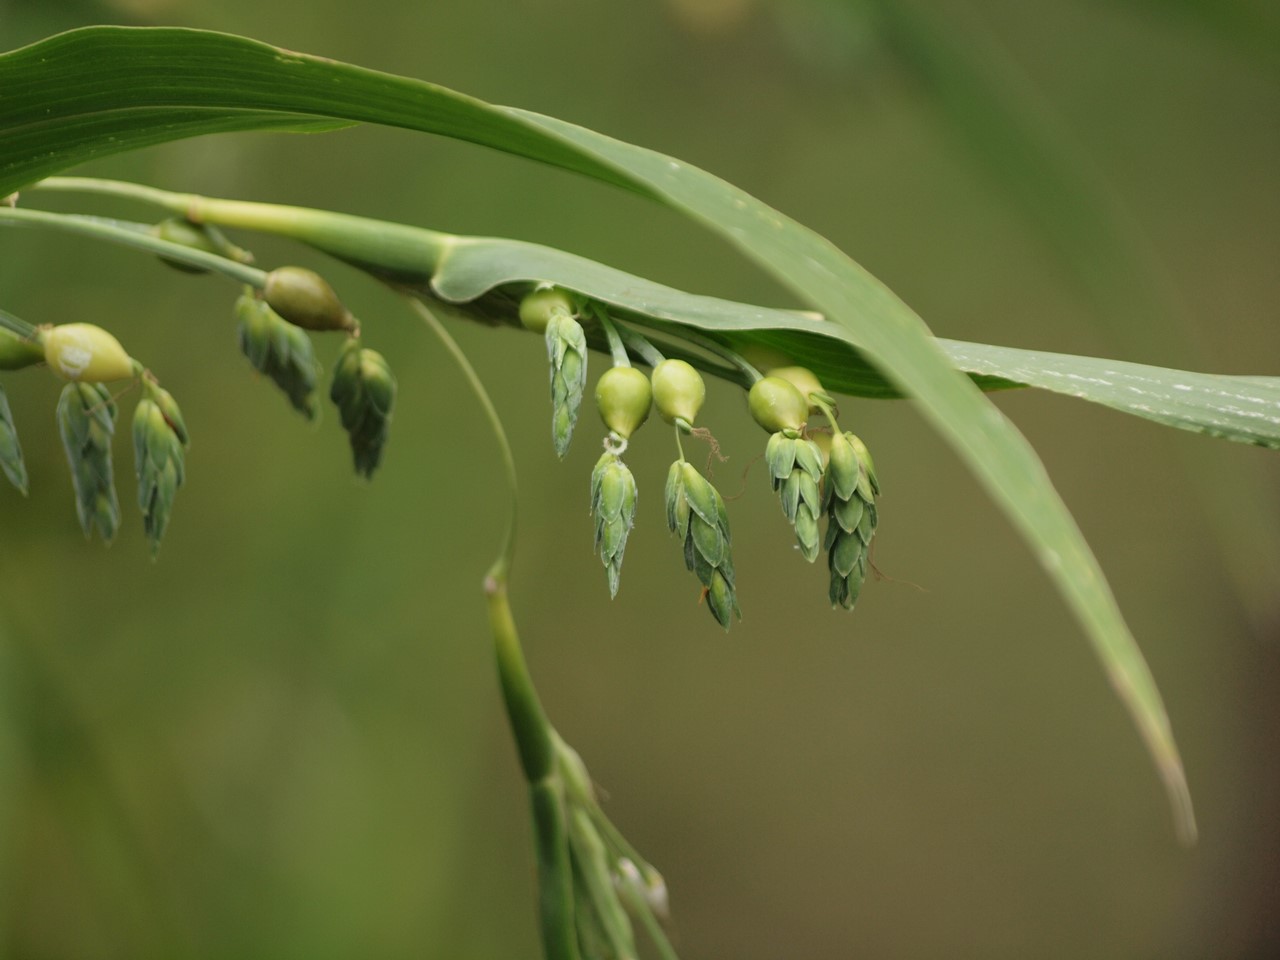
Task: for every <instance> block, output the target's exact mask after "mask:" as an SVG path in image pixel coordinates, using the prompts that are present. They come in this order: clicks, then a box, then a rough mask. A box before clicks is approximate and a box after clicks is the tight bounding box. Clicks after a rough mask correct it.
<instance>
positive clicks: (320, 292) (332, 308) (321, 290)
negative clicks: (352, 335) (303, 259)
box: [262, 267, 356, 331]
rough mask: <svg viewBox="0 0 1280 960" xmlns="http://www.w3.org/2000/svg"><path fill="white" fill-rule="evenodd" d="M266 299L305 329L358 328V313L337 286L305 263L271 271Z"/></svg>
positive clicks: (281, 314) (293, 322)
mask: <svg viewBox="0 0 1280 960" xmlns="http://www.w3.org/2000/svg"><path fill="white" fill-rule="evenodd" d="M262 296H263V299H265V300H266V301H267V305H268V306H270V307H271V309H272V310H274V311H275V312H276V313H278V314H279V315H280V316H281V317H283V318H284V319H285V320H287V321H289V322H290V323H292V324H293V325H294V326H295V327H302V329H304V330H317V331H325V330H354V329H355V328H356V321H355V317H353V316H351V312H350V311H349V310H348V309H347V308H346V307H344V306H343V305H342V301H341V300H339V299H338V295H337V294H336V293H335V292H334V290H333V287H331V286H329V284H328V282H327V281H326V280H325V279H324V277H322V276H320V274H318V273H316V272H315V271H314V270H307V269H306V268H305V267H279V268H278V269H275V270H272V271H271V272H270V273H269V274H267V282H266V284H265V286H263V288H262Z"/></svg>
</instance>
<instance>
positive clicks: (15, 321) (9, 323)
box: [0, 310, 36, 340]
mask: <svg viewBox="0 0 1280 960" xmlns="http://www.w3.org/2000/svg"><path fill="white" fill-rule="evenodd" d="M0 327H4V328H5V329H6V330H8V331H9V332H10V333H13V334H16V335H17V336H19V337H21V338H22V339H23V340H34V339H35V338H36V328H35V327H34V326H32V325H31V324H29V323H27V321H25V320H23V319H22V318H21V317H15V316H14V315H13V314H12V313H9V312H8V311H7V310H0Z"/></svg>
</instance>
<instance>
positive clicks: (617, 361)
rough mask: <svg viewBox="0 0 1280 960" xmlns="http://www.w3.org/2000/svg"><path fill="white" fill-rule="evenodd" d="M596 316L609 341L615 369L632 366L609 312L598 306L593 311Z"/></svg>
mask: <svg viewBox="0 0 1280 960" xmlns="http://www.w3.org/2000/svg"><path fill="white" fill-rule="evenodd" d="M592 312H593V313H595V315H596V319H597V320H599V321H600V327H601V329H603V330H604V335H605V339H607V340H608V341H609V353H610V354H612V355H613V365H614V366H615V367H629V366H631V358H630V357H629V356H627V346H626V344H624V343H623V342H622V337H620V336H618V328H617V327H615V326H614V325H613V321H612V320H611V319H610V318H609V312H608V311H607V310H605V309H604V307H602V306H599V305H598V304H596V305H594V309H593V311H592Z"/></svg>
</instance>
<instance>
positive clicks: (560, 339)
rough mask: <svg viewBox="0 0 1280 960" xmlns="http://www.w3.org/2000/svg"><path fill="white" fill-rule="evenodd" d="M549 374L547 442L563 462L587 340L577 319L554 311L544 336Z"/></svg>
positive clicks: (583, 377) (582, 385)
mask: <svg viewBox="0 0 1280 960" xmlns="http://www.w3.org/2000/svg"><path fill="white" fill-rule="evenodd" d="M545 340H546V344H547V360H548V362H549V364H550V372H551V442H552V443H553V444H554V445H555V448H556V456H558V457H560V459H562V460H563V459H564V456H565V454H566V453H568V452H569V442H570V441H571V440H572V439H573V428H574V426H575V425H576V424H577V422H578V411H579V410H580V409H581V408H582V395H583V393H584V392H585V391H586V389H587V338H586V336H585V334H583V332H582V327H581V325H580V324H579V323H578V321H577V320H575V319H573V317H571V316H569V314H567V313H564V312H556V313H553V314H552V315H551V318H550V320H549V321H548V322H547V330H546V336H545Z"/></svg>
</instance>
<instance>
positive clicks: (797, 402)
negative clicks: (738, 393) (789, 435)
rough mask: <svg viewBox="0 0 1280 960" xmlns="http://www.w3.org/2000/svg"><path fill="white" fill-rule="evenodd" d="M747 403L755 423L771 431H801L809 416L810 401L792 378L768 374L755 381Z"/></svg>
mask: <svg viewBox="0 0 1280 960" xmlns="http://www.w3.org/2000/svg"><path fill="white" fill-rule="evenodd" d="M747 404H748V406H749V407H750V408H751V416H753V417H755V421H756V423H758V424H760V426H762V427H764V428H765V429H766V430H768V431H769V432H770V433H777V432H778V431H779V430H791V431H799V430H802V429H804V425H805V422H806V421H807V420H808V419H809V403H808V401H807V400H806V399H805V398H804V397H802V396H801V395H800V391H799V390H797V389H796V388H795V387H794V386H792V384H791V383H790V381H787V380H783V379H782V378H781V377H765V378H764V379H763V380H758V381H756V383H755V385H754V386H752V388H751V392H750V393H749V394H748V395H747Z"/></svg>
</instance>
